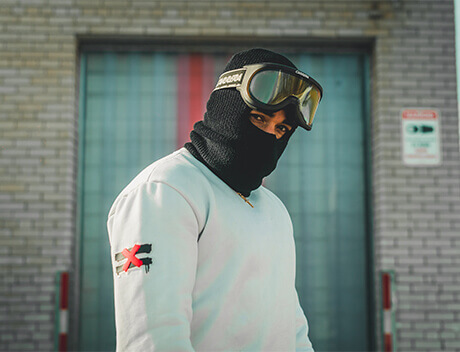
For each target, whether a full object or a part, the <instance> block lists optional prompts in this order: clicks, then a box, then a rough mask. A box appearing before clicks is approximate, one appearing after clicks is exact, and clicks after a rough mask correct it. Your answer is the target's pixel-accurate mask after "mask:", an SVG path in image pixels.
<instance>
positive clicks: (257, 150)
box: [185, 48, 297, 197]
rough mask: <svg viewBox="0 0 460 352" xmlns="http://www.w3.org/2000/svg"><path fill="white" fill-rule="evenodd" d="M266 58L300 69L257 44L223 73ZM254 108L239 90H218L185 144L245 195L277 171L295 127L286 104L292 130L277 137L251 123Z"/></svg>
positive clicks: (198, 157)
mask: <svg viewBox="0 0 460 352" xmlns="http://www.w3.org/2000/svg"><path fill="white" fill-rule="evenodd" d="M262 62H271V63H278V64H282V65H286V66H290V67H293V68H296V67H295V65H294V64H293V63H292V62H291V61H290V60H289V59H287V58H285V57H284V56H282V55H280V54H277V53H274V52H272V51H269V50H265V49H259V48H257V49H250V50H247V51H242V52H240V53H237V54H235V55H233V57H232V58H231V59H230V61H229V62H228V63H227V66H226V67H225V69H224V71H223V72H226V71H230V70H234V69H237V68H241V67H243V66H244V65H251V64H256V63H262ZM251 110H252V109H251V108H250V107H249V106H247V105H246V103H245V102H244V101H243V99H242V98H241V95H240V92H239V91H237V90H236V89H235V88H226V89H220V90H216V91H214V92H213V93H212V94H211V96H210V97H209V100H208V103H207V105H206V113H205V115H204V119H203V120H202V121H199V122H197V123H195V125H194V126H193V131H192V132H191V133H190V139H191V142H188V143H186V144H185V148H187V150H188V151H189V152H190V153H191V154H192V155H193V156H194V157H195V158H197V159H198V160H199V161H201V162H202V163H203V164H205V165H206V166H207V167H208V168H209V169H210V170H211V171H212V172H213V173H215V174H216V175H217V176H218V177H219V178H220V179H221V180H223V181H224V182H225V183H226V184H227V185H229V186H230V187H231V188H232V189H233V190H235V191H236V192H240V193H241V194H243V195H244V196H245V197H248V196H249V195H250V193H251V191H253V190H255V189H257V188H259V186H260V185H261V184H262V180H263V178H264V177H265V176H268V175H269V174H270V173H271V172H272V171H273V170H274V169H275V167H276V164H277V162H278V159H279V158H280V156H281V154H282V153H283V151H284V149H285V148H286V145H287V142H288V140H289V138H290V137H291V135H292V134H293V133H294V130H295V129H296V127H297V124H296V123H295V122H294V121H293V118H292V115H293V114H292V113H290V107H289V106H288V107H287V108H285V109H284V111H285V115H286V117H287V119H288V121H289V124H290V125H291V126H292V127H293V128H292V129H291V130H290V131H288V132H286V133H285V134H284V135H283V137H281V138H280V139H276V137H275V135H273V134H270V133H267V132H264V131H262V130H261V129H259V128H258V127H256V126H254V125H253V124H252V122H251V121H250V120H249V112H250V111H251ZM262 112H263V111H262Z"/></svg>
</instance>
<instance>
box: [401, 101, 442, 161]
mask: <svg viewBox="0 0 460 352" xmlns="http://www.w3.org/2000/svg"><path fill="white" fill-rule="evenodd" d="M401 117H402V119H401V126H402V149H403V153H402V154H403V162H404V164H406V165H411V166H423V165H439V164H440V163H441V147H440V142H441V141H440V139H439V136H440V133H439V132H440V131H439V112H438V111H437V110H433V109H405V110H402V112H401Z"/></svg>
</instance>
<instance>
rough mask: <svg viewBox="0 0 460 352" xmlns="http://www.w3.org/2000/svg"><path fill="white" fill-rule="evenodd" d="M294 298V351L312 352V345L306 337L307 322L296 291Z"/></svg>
mask: <svg viewBox="0 0 460 352" xmlns="http://www.w3.org/2000/svg"><path fill="white" fill-rule="evenodd" d="M296 300H297V307H296V326H297V334H296V351H297V352H299V351H302V352H314V350H313V346H312V344H311V342H310V339H309V338H308V330H309V329H308V322H307V318H306V317H305V314H304V312H303V309H302V307H301V306H300V302H299V296H298V295H297V292H296Z"/></svg>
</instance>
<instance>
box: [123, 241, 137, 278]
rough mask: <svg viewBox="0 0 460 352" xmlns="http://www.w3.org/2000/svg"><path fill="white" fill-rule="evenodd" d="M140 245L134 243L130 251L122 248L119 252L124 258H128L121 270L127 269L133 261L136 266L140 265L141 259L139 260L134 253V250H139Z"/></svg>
mask: <svg viewBox="0 0 460 352" xmlns="http://www.w3.org/2000/svg"><path fill="white" fill-rule="evenodd" d="M140 247H141V246H140V245H138V244H135V245H134V247H133V248H132V249H131V252H130V251H128V249H126V248H125V249H123V251H122V252H121V253H122V254H123V255H124V256H125V258H127V259H128V260H127V261H126V263H125V265H123V270H124V271H125V272H126V271H128V268H129V264H131V263H133V264H134V265H135V266H137V267H140V266H141V265H142V260H140V259H139V258H136V256H135V255H134V254H136V252H137V251H138V250H139V248H140Z"/></svg>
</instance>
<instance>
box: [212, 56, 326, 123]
mask: <svg viewBox="0 0 460 352" xmlns="http://www.w3.org/2000/svg"><path fill="white" fill-rule="evenodd" d="M224 88H236V89H237V90H238V91H239V92H240V94H241V97H242V98H243V100H244V102H245V103H246V104H247V105H248V106H249V107H251V108H253V109H256V110H260V111H262V112H269V113H270V112H275V111H278V110H281V109H283V108H285V107H286V106H287V105H289V104H293V105H294V106H295V107H296V116H295V117H296V119H297V122H298V123H299V125H300V126H301V127H303V128H305V129H306V130H308V131H309V130H311V128H312V124H313V119H314V118H315V113H316V109H317V108H318V104H319V102H320V101H321V98H322V97H323V88H322V87H321V85H320V84H319V83H318V82H316V81H315V80H314V79H313V78H311V77H310V76H308V75H307V74H305V73H303V72H301V71H299V70H296V69H294V68H292V67H289V66H284V65H280V64H272V63H261V64H254V65H247V66H243V67H242V68H239V69H236V70H231V71H227V72H224V73H223V74H222V75H220V77H219V80H218V81H217V85H216V87H215V88H214V91H215V90H219V89H224Z"/></svg>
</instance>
